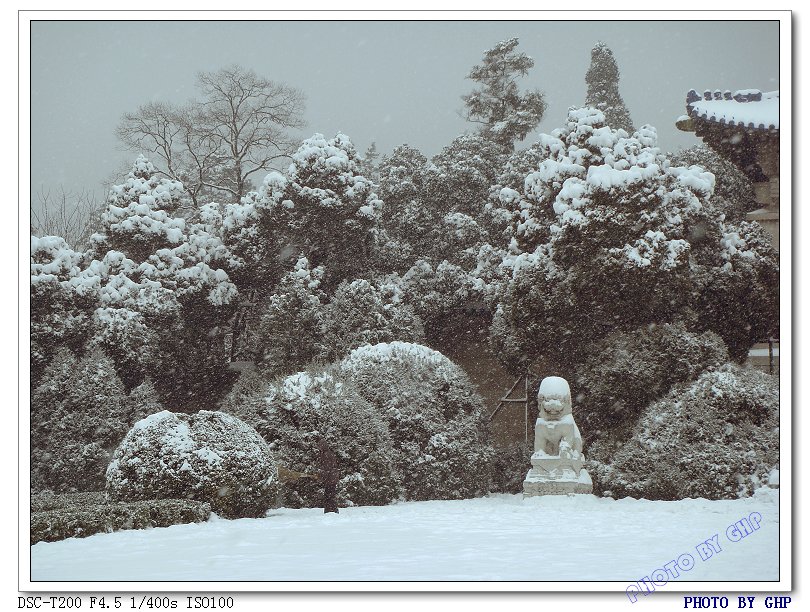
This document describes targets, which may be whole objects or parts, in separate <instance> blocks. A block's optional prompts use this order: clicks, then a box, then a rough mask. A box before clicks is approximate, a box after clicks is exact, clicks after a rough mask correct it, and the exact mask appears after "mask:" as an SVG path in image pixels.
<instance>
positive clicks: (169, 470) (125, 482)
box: [107, 410, 275, 518]
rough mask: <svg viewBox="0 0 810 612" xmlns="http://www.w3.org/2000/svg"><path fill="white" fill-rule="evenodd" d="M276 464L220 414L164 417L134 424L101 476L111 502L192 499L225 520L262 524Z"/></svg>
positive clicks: (256, 440) (258, 442)
mask: <svg viewBox="0 0 810 612" xmlns="http://www.w3.org/2000/svg"><path fill="white" fill-rule="evenodd" d="M274 472H275V462H274V459H273V456H272V454H271V452H270V449H269V448H268V447H267V443H266V442H265V441H264V440H263V439H262V437H261V436H260V435H259V434H258V433H257V432H256V430H254V429H253V428H252V427H250V426H249V425H247V424H246V423H244V422H242V421H241V420H239V419H237V418H236V417H234V416H232V415H229V414H225V413H222V412H211V411H208V410H201V411H200V412H198V413H196V414H192V415H186V414H178V413H172V412H168V411H165V410H164V411H162V412H159V413H157V414H153V415H150V416H148V417H146V418H145V419H142V420H140V421H138V422H137V423H135V425H134V426H133V428H132V429H131V430H130V431H129V433H127V435H126V437H125V438H124V440H123V441H122V442H121V444H120V445H119V447H118V449H117V450H116V451H115V455H114V457H113V460H112V462H111V463H110V465H109V467H108V468H107V493H108V495H109V496H110V499H112V500H114V501H137V500H145V499H175V498H176V499H194V500H197V501H202V502H208V503H210V504H211V508H212V509H213V511H214V512H216V513H217V514H219V515H221V516H224V517H226V518H239V517H260V516H264V514H265V512H266V511H267V510H268V509H269V508H270V507H271V506H272V504H273V501H274V499H275V482H274V478H275V476H274Z"/></svg>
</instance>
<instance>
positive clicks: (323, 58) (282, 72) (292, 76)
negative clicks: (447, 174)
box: [31, 21, 779, 192]
mask: <svg viewBox="0 0 810 612" xmlns="http://www.w3.org/2000/svg"><path fill="white" fill-rule="evenodd" d="M513 36H517V37H519V38H520V47H519V49H520V50H522V51H524V52H525V53H527V54H529V55H530V56H531V57H533V58H534V60H535V67H534V69H533V70H532V71H531V72H530V74H529V75H528V76H527V77H526V78H524V79H523V82H522V87H523V89H534V88H537V89H540V90H541V91H543V92H544V93H545V94H546V100H547V102H548V110H547V111H546V114H545V117H544V119H543V121H542V123H541V124H540V126H539V128H538V132H536V133H539V132H549V131H551V130H553V129H554V128H556V127H559V126H560V125H561V124H562V122H563V120H564V118H565V113H566V109H567V108H568V107H569V106H571V105H581V104H582V103H583V102H584V99H585V72H586V71H587V69H588V65H589V63H590V50H591V48H592V47H593V45H594V43H596V42H597V41H598V40H602V41H604V42H605V43H607V45H608V46H609V47H610V48H611V49H612V50H613V53H614V55H615V57H616V60H617V62H618V65H619V69H620V71H621V82H620V91H621V93H622V96H623V97H624V100H625V103H626V104H627V107H628V108H629V110H630V113H631V115H632V118H633V121H634V122H635V124H636V125H637V126H638V125H641V124H644V123H650V124H652V125H654V126H655V127H656V128H657V129H658V134H659V144H660V146H661V148H662V149H664V150H675V149H678V148H681V147H685V146H690V145H692V144H696V143H697V142H698V140H697V139H696V138H695V137H694V135H692V134H685V133H682V132H678V131H677V130H676V128H675V127H674V122H675V119H676V118H677V117H678V116H679V115H682V114H683V113H684V112H685V98H686V92H687V91H688V90H689V89H690V88H693V87H694V88H697V89H698V90H699V91H702V90H703V89H707V88H708V89H715V88H720V89H732V90H734V89H743V88H758V89H762V90H772V89H778V88H779V81H778V77H779V73H778V70H779V35H778V22H775V21H774V22H729V21H719V22H696V21H665V22H643V21H636V22H626V21H625V22H593V21H578V22H571V21H559V22H548V21H528V22H527V21H523V22H514V21H479V22H475V21H465V22H451V21H445V22H415V21H414V22H401V21H400V22H293V21H291V22H267V21H264V22H194V21H187V22H156V21H139V22H100V21H95V22H34V23H33V24H32V31H31V84H32V85H31V87H32V91H31V101H32V102H31V121H32V128H31V146H32V159H31V162H32V165H31V173H32V189H33V190H34V191H35V192H36V191H37V190H38V189H39V188H40V187H41V186H45V187H58V186H59V185H60V184H62V185H64V186H65V188H67V189H70V190H75V189H81V188H89V189H91V190H94V191H98V192H100V189H101V184H102V183H103V182H104V181H105V180H107V179H108V178H109V177H110V176H111V175H112V174H113V173H114V172H115V171H116V170H118V169H119V168H121V167H122V165H124V164H126V165H129V163H130V162H131V160H133V159H134V157H135V155H136V153H132V152H126V151H123V150H122V149H121V147H120V145H119V144H118V143H117V141H116V139H115V135H114V130H115V126H116V125H117V123H118V121H119V119H120V117H121V115H122V114H123V113H124V112H127V111H134V110H136V109H137V108H138V106H140V105H141V104H144V103H146V102H149V101H157V100H161V101H168V102H177V103H180V102H185V101H187V100H188V99H189V98H191V97H194V96H195V95H196V90H195V75H196V73H197V72H198V71H201V70H202V71H207V70H216V69H219V68H221V67H223V66H227V65H230V64H234V63H237V64H241V65H243V66H245V67H247V68H252V69H254V70H255V71H256V72H257V73H258V74H260V75H262V76H266V77H268V78H270V79H273V80H277V81H282V82H284V83H287V84H289V85H292V86H294V87H297V88H299V89H301V90H302V91H303V92H304V93H305V95H306V100H307V102H306V113H305V117H306V120H307V122H308V127H307V128H306V130H305V131H304V133H302V134H301V137H302V138H303V137H307V136H310V135H312V134H313V133H315V132H321V133H323V134H325V135H327V136H332V135H334V134H335V133H336V132H338V131H342V132H344V133H346V134H348V135H349V136H350V137H351V139H352V141H353V142H354V144H355V146H356V148H357V149H358V151H360V152H361V153H362V152H363V151H365V149H366V147H367V146H368V145H369V144H370V143H371V142H372V141H376V143H377V148H378V151H379V152H380V153H386V152H389V151H391V149H393V148H394V147H396V146H397V145H400V144H403V143H408V144H410V145H411V146H414V147H417V148H418V149H420V150H421V151H422V152H423V153H424V154H425V155H427V156H432V155H434V154H436V153H437V152H438V151H439V150H441V148H442V147H444V146H446V145H447V144H448V143H449V142H450V141H451V140H452V139H453V138H454V137H455V136H457V135H459V134H461V133H463V132H464V131H465V130H469V129H471V127H472V126H471V124H468V123H466V122H465V121H464V120H463V119H462V118H461V108H462V104H463V103H462V101H461V96H462V95H463V94H465V93H468V92H469V91H471V89H472V88H473V83H472V82H471V81H469V80H467V79H466V78H465V77H466V75H467V74H468V73H469V71H470V68H471V67H472V66H473V65H474V64H476V63H479V62H480V60H481V57H482V55H483V52H484V51H485V50H486V49H488V48H490V47H492V46H493V45H494V44H495V43H497V42H498V41H501V40H504V39H507V38H510V37H513ZM536 133H534V136H536ZM532 140H533V135H532V134H530V135H529V137H528V138H527V140H526V142H527V143H530V142H531V141H532Z"/></svg>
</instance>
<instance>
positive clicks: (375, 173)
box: [361, 142, 380, 183]
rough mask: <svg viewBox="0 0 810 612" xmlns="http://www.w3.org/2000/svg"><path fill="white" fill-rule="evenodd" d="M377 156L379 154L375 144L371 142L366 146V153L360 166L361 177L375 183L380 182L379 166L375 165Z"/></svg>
mask: <svg viewBox="0 0 810 612" xmlns="http://www.w3.org/2000/svg"><path fill="white" fill-rule="evenodd" d="M379 156H380V154H379V153H378V152H377V143H376V142H372V143H371V144H370V145H369V146H368V149H366V152H365V154H364V155H363V163H362V164H361V169H362V170H363V176H365V177H366V178H368V179H371V180H372V181H374V182H375V183H376V182H377V181H379V180H380V171H379V166H378V165H377V158H378V157H379Z"/></svg>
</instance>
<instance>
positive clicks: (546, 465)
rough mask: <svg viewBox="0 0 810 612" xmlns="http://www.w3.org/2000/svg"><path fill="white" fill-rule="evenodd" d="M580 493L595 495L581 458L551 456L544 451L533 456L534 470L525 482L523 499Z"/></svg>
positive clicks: (530, 471)
mask: <svg viewBox="0 0 810 612" xmlns="http://www.w3.org/2000/svg"><path fill="white" fill-rule="evenodd" d="M577 474H579V475H578V476H577ZM580 493H585V494H587V493H593V482H592V481H591V477H590V475H589V474H588V472H587V470H584V469H582V459H581V458H577V459H568V458H563V457H559V456H551V455H547V454H546V453H544V452H543V451H537V452H536V453H534V454H533V455H532V469H530V470H529V473H528V474H526V479H525V480H524V481H523V497H532V496H535V495H576V494H580Z"/></svg>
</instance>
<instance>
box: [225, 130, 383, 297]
mask: <svg viewBox="0 0 810 612" xmlns="http://www.w3.org/2000/svg"><path fill="white" fill-rule="evenodd" d="M292 157H293V161H292V164H290V168H289V171H288V174H287V176H284V175H282V174H280V173H278V172H271V173H270V174H268V175H267V177H266V178H265V181H264V185H263V186H262V188H261V189H260V190H259V192H257V193H250V194H248V196H247V197H246V198H244V200H243V201H242V204H241V205H240V206H238V207H237V206H234V207H232V208H231V209H229V211H228V212H227V213H226V219H225V224H226V225H232V226H233V227H234V228H237V227H240V226H241V227H242V228H245V229H242V230H240V231H242V232H245V233H246V236H247V237H249V236H250V234H251V233H252V234H260V235H264V234H263V233H262V231H261V229H260V228H258V227H257V228H256V229H255V230H254V229H252V228H253V227H255V225H256V223H258V224H259V225H264V226H266V227H267V226H269V227H272V228H274V229H277V231H278V232H280V233H281V235H283V236H284V238H285V239H286V240H287V243H288V244H287V247H286V250H287V252H289V253H291V254H297V253H300V252H304V254H305V255H306V257H307V259H308V260H309V261H310V263H311V264H312V265H313V266H320V265H323V266H324V268H325V275H324V281H323V282H324V285H325V287H327V288H331V289H334V288H335V287H336V286H337V285H338V284H340V282H341V281H342V280H344V279H346V278H356V277H358V276H360V275H361V273H363V272H366V271H367V269H368V265H369V262H370V261H372V259H373V255H374V248H375V245H376V235H377V232H376V229H377V223H378V218H379V214H380V209H381V207H382V202H381V201H380V199H379V198H378V197H377V194H376V193H375V191H374V185H373V183H372V182H371V181H370V180H369V179H367V178H365V177H364V176H362V174H361V173H360V172H361V160H360V158H359V156H358V155H357V152H356V151H355V149H354V145H352V143H351V141H350V140H349V138H348V137H347V136H346V135H344V134H338V135H336V136H335V137H334V138H332V139H329V140H327V139H326V138H324V137H323V136H322V135H321V134H315V135H314V136H313V137H311V138H309V139H307V140H305V141H304V142H303V143H302V144H301V146H300V147H299V149H298V151H296V153H295V154H293V156H292ZM278 256H279V254H278V253H277V252H272V251H271V252H269V253H266V254H264V255H263V257H265V258H266V257H276V258H278ZM261 258H262V255H261V254H259V256H257V259H259V260H261Z"/></svg>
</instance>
